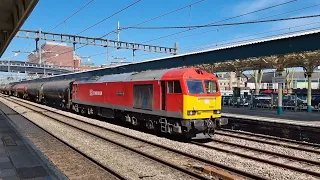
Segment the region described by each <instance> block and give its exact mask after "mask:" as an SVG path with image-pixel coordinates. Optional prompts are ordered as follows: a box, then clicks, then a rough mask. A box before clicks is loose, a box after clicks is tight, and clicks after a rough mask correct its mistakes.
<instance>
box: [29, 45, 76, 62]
mask: <svg viewBox="0 0 320 180" xmlns="http://www.w3.org/2000/svg"><path fill="white" fill-rule="evenodd" d="M41 49H42V54H41V60H42V63H44V64H47V65H56V66H68V67H74V68H78V67H79V66H80V64H81V58H80V57H77V56H76V57H74V56H73V54H74V51H73V47H70V46H68V45H67V44H65V43H55V42H46V43H44V44H43V45H42V46H41ZM28 62H33V63H39V62H40V59H39V53H38V52H37V51H35V52H34V53H33V54H29V56H28Z"/></svg>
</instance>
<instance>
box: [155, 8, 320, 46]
mask: <svg viewBox="0 0 320 180" xmlns="http://www.w3.org/2000/svg"><path fill="white" fill-rule="evenodd" d="M317 6H320V4H316V5H312V6H307V7H303V8H300V9H295V10H291V11H286V12H283V13H279V14H275V15H271V16H267V17H263V18H258V19H256V20H263V19H267V18H271V17H275V16H280V15H283V14H289V13H292V12H296V11H301V10H305V9H309V8H314V7H317ZM231 27H233V26H229V27H223V28H218V29H212V30H208V31H203V32H199V33H194V34H189V35H185V36H180V37H176V38H172V39H169V40H166V41H170V40H175V39H182V38H186V37H191V36H195V35H199V34H206V33H209V32H212V31H218V30H221V29H227V28H231ZM160 42H163V41H160Z"/></svg>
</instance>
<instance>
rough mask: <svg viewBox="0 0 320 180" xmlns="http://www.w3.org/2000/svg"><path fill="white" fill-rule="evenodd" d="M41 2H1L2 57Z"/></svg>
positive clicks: (0, 51)
mask: <svg viewBox="0 0 320 180" xmlns="http://www.w3.org/2000/svg"><path fill="white" fill-rule="evenodd" d="M38 1H39V0H0V57H1V56H2V54H3V53H4V51H5V50H6V48H7V47H8V45H9V44H10V42H11V40H12V39H13V37H14V36H15V34H16V33H17V32H18V31H19V29H20V28H21V26H22V25H23V23H24V22H25V21H26V19H27V18H28V16H29V15H30V13H31V12H32V10H33V9H34V7H35V6H36V5H37V3H38Z"/></svg>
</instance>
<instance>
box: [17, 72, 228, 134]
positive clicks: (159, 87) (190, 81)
mask: <svg viewBox="0 0 320 180" xmlns="http://www.w3.org/2000/svg"><path fill="white" fill-rule="evenodd" d="M24 86H25V87H26V88H25V92H26V95H25V96H22V97H21V96H19V97H21V98H28V99H29V100H31V101H35V102H38V103H44V104H47V105H50V106H53V105H55V106H57V105H58V106H60V107H61V108H64V109H67V110H71V111H74V112H76V113H80V114H86V115H98V116H102V117H107V118H115V119H117V120H123V121H126V122H129V123H131V124H133V125H136V126H141V127H144V128H146V129H149V130H154V131H157V132H163V133H169V134H174V135H182V136H185V137H187V138H191V137H195V136H196V135H197V134H209V133H213V132H214V129H215V128H216V127H219V126H221V125H225V124H227V123H228V120H227V119H224V118H221V93H220V88H219V83H218V79H217V77H216V76H215V75H213V74H210V73H207V72H206V71H203V70H200V69H196V68H175V69H163V70H152V71H144V72H134V73H124V74H114V75H105V76H101V77H98V78H92V79H86V80H76V79H73V80H63V81H53V82H41V83H39V82H38V83H29V84H27V85H21V86H19V87H21V88H22V87H24ZM16 89H17V88H16ZM22 89H23V88H22ZM17 93H18V92H17ZM20 94H21V92H20Z"/></svg>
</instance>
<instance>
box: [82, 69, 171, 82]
mask: <svg viewBox="0 0 320 180" xmlns="http://www.w3.org/2000/svg"><path fill="white" fill-rule="evenodd" d="M170 70H172V69H161V70H152V71H143V72H133V73H123V74H112V75H105V76H102V77H100V78H98V79H89V80H80V81H77V83H78V84H81V83H101V82H119V81H144V80H160V79H161V77H162V76H163V75H164V74H165V73H166V72H168V71H170Z"/></svg>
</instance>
